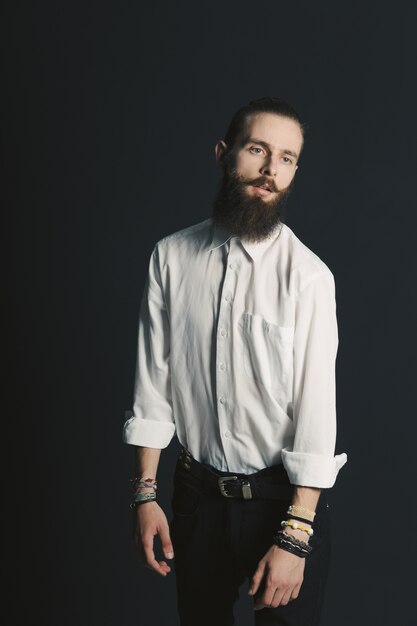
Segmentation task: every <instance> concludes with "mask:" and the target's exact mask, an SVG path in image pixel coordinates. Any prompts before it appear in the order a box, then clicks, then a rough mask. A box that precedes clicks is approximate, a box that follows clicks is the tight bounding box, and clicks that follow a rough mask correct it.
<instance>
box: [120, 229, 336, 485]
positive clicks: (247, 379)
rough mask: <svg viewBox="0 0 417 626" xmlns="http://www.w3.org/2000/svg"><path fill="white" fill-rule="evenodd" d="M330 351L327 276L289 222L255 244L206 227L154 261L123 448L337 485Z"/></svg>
mask: <svg viewBox="0 0 417 626" xmlns="http://www.w3.org/2000/svg"><path fill="white" fill-rule="evenodd" d="M337 349H338V329H337V318H336V301H335V283H334V277H333V274H332V272H331V271H330V269H329V268H328V266H327V265H326V264H325V263H324V262H323V261H322V260H321V259H320V258H319V257H318V256H317V255H316V254H315V253H314V252H312V251H311V250H310V249H309V248H308V247H307V246H305V245H304V244H303V243H302V242H301V241H300V240H299V239H298V238H297V236H296V235H295V234H294V232H293V231H292V230H291V229H290V228H289V227H288V226H287V225H286V224H279V225H278V226H277V227H276V228H275V230H274V232H273V233H272V234H271V235H270V237H268V238H267V239H264V240H262V241H261V242H258V243H253V242H249V241H247V240H245V239H240V238H239V237H236V236H231V235H230V234H229V233H227V232H225V231H224V230H223V229H221V228H219V227H217V226H215V225H214V224H213V221H212V219H211V218H209V219H207V220H204V221H203V222H200V223H199V224H196V225H194V226H191V227H189V228H185V229H183V230H181V231H179V232H176V233H174V234H172V235H169V236H167V237H164V238H163V239H161V240H160V241H158V242H157V243H156V245H155V247H154V249H153V251H152V254H151V258H150V263H149V272H148V276H147V280H146V285H145V288H144V291H143V296H142V300H141V306H140V315H139V330H138V351H137V364H136V373H135V385H134V404H133V414H132V416H131V417H129V418H128V419H127V420H126V422H125V425H124V429H123V439H124V441H125V442H126V443H129V444H132V445H139V446H144V447H149V448H159V449H161V448H165V447H166V446H168V444H169V443H170V441H171V439H172V437H173V436H174V434H175V433H176V435H177V437H178V439H179V441H180V443H181V444H182V445H183V446H184V447H185V448H186V449H188V450H189V451H190V453H191V454H192V456H193V457H194V458H195V459H197V460H198V461H200V462H201V463H208V464H209V465H212V466H213V467H216V468H217V469H219V470H221V471H229V472H239V473H251V472H256V471H258V470H260V469H263V468H265V467H269V466H271V465H276V464H278V463H281V462H282V463H284V467H285V469H286V471H287V473H288V476H289V479H290V482H291V483H292V484H294V485H303V486H310V487H320V488H329V487H332V486H333V484H334V482H335V480H336V477H337V474H338V471H339V470H340V468H341V467H342V466H343V465H344V464H345V463H346V460H347V456H346V454H345V453H343V454H338V455H335V444H336V390H335V365H336V355H337Z"/></svg>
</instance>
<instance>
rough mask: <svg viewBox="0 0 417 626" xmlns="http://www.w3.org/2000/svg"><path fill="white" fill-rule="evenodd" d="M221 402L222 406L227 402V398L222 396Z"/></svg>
mask: <svg viewBox="0 0 417 626" xmlns="http://www.w3.org/2000/svg"><path fill="white" fill-rule="evenodd" d="M219 402H220V404H224V403H225V402H226V398H225V397H224V396H220V398H219Z"/></svg>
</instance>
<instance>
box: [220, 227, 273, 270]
mask: <svg viewBox="0 0 417 626" xmlns="http://www.w3.org/2000/svg"><path fill="white" fill-rule="evenodd" d="M283 226H284V225H283V224H282V223H280V224H278V225H277V226H276V227H275V228H274V230H273V231H272V233H270V235H269V236H268V237H266V238H265V239H262V240H261V241H258V242H253V241H246V240H245V239H240V237H238V239H239V240H240V242H241V244H242V246H243V247H244V248H245V250H246V252H247V253H248V254H249V255H250V257H251V258H252V259H253V260H254V261H257V260H258V259H260V257H261V256H262V254H263V253H264V252H265V250H266V249H267V248H268V247H269V246H270V245H271V243H272V242H273V241H275V239H276V238H277V237H278V236H279V234H280V232H281V230H282V228H283ZM212 228H213V234H212V238H211V241H210V243H209V247H208V251H210V250H214V249H215V248H220V246H222V245H224V244H225V243H226V242H227V241H229V239H231V237H232V236H233V235H232V234H230V233H228V232H227V231H226V230H224V229H223V228H222V227H221V226H218V225H217V224H214V223H213V224H212Z"/></svg>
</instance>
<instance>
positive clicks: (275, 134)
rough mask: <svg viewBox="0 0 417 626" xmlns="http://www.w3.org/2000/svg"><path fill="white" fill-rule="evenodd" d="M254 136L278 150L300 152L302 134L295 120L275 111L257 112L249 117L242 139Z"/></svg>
mask: <svg viewBox="0 0 417 626" xmlns="http://www.w3.org/2000/svg"><path fill="white" fill-rule="evenodd" d="M249 138H255V139H258V140H260V141H265V142H266V143H268V144H270V146H271V148H273V149H278V150H291V151H292V152H295V153H297V154H300V151H301V147H302V145H303V135H302V132H301V128H300V125H299V124H298V122H296V121H295V120H292V119H290V118H289V117H283V116H282V115H276V114H275V113H257V114H256V115H253V116H251V117H250V118H249V120H248V123H247V126H246V133H245V137H244V139H245V140H247V139H249Z"/></svg>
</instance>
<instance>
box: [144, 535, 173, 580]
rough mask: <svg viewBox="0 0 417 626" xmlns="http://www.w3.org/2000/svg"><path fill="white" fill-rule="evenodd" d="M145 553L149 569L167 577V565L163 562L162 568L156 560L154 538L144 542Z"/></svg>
mask: <svg viewBox="0 0 417 626" xmlns="http://www.w3.org/2000/svg"><path fill="white" fill-rule="evenodd" d="M143 551H144V553H145V559H146V564H147V565H148V567H150V568H151V569H153V570H154V571H155V572H157V574H161V575H162V576H166V575H167V573H168V572H167V571H166V567H165V566H166V565H167V564H166V563H165V561H162V562H161V563H163V564H164V566H161V565H160V564H159V563H158V561H157V560H156V559H155V554H154V551H153V537H151V538H146V539H144V540H143Z"/></svg>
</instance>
